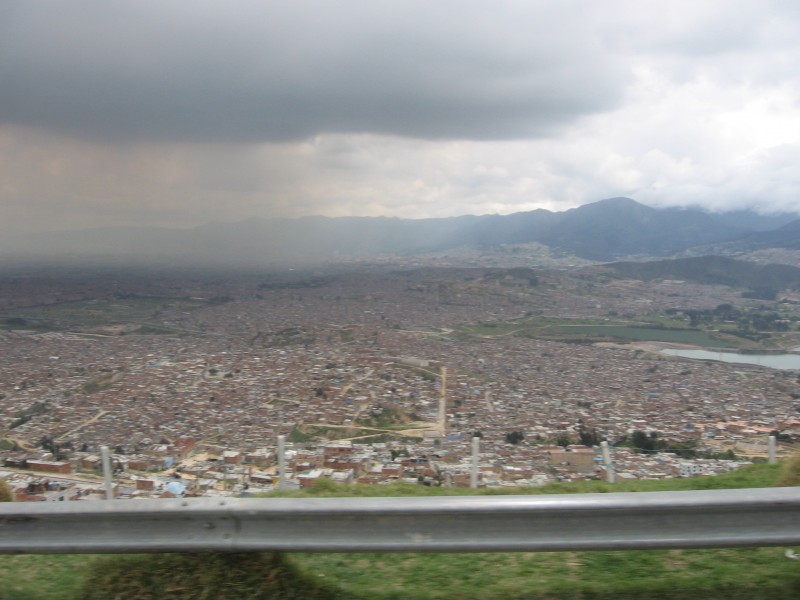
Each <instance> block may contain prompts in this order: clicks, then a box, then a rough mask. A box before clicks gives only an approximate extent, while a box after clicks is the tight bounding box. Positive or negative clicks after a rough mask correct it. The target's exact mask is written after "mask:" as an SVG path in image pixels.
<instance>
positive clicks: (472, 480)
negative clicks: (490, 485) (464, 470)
mask: <svg viewBox="0 0 800 600" xmlns="http://www.w3.org/2000/svg"><path fill="white" fill-rule="evenodd" d="M480 441H481V438H479V437H478V436H477V435H476V436H474V437H473V438H472V470H471V471H470V474H469V487H471V488H473V489H474V488H477V487H478V448H479V444H480Z"/></svg>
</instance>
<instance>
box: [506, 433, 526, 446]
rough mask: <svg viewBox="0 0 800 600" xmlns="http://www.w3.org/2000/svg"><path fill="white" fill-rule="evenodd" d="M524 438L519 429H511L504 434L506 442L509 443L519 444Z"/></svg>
mask: <svg viewBox="0 0 800 600" xmlns="http://www.w3.org/2000/svg"><path fill="white" fill-rule="evenodd" d="M524 439H525V435H524V434H523V433H522V432H521V431H511V432H509V433H507V434H506V442H507V443H509V444H515V445H516V444H519V443H520V442H521V441H522V440H524Z"/></svg>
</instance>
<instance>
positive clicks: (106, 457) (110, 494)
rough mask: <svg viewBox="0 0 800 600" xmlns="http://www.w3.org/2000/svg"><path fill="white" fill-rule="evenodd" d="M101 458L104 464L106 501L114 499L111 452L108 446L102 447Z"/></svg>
mask: <svg viewBox="0 0 800 600" xmlns="http://www.w3.org/2000/svg"><path fill="white" fill-rule="evenodd" d="M100 458H101V460H102V462H103V485H104V487H105V490H106V500H113V499H114V483H113V482H112V481H111V452H109V450H108V446H100Z"/></svg>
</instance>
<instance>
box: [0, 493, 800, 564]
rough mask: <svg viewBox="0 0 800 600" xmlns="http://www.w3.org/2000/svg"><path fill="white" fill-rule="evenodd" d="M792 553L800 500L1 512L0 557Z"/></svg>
mask: <svg viewBox="0 0 800 600" xmlns="http://www.w3.org/2000/svg"><path fill="white" fill-rule="evenodd" d="M797 544H800V488H769V489H738V490H709V491H692V492H638V493H612V494H581V495H543V496H469V497H435V498H431V497H409V498H300V499H297V498H224V499H222V498H219V499H212V498H187V499H174V500H172V499H171V500H120V501H79V502H57V503H51V502H37V503H3V504H0V553H37V554H49V553H127V552H187V551H195V552H196V551H210V550H222V551H254V550H280V551H320V552H445V551H447V552H450V551H454V552H455V551H459V552H460V551H487V552H489V551H537V550H538V551H554V550H624V549H633V548H643V549H654V548H713V547H736V546H784V545H785V546H791V545H797Z"/></svg>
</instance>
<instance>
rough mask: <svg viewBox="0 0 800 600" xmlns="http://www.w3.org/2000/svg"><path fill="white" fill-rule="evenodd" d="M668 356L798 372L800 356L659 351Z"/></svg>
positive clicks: (668, 349)
mask: <svg viewBox="0 0 800 600" xmlns="http://www.w3.org/2000/svg"><path fill="white" fill-rule="evenodd" d="M661 352H662V353H664V354H669V355H670V356H682V357H683V358H696V359H701V360H718V361H721V362H727V363H741V364H747V365H759V366H761V367H769V368H771V369H793V370H800V354H739V353H738V352H713V351H710V350H684V349H682V348H666V349H664V350H662V351H661Z"/></svg>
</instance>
